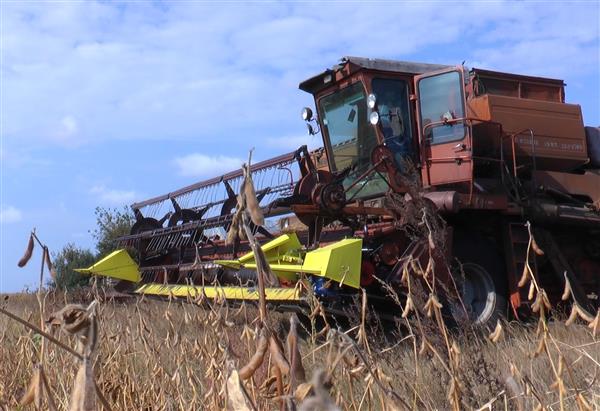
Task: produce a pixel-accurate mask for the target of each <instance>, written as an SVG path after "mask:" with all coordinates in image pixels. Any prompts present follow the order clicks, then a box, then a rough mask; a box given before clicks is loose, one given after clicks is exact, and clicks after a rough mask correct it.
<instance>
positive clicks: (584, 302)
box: [85, 57, 600, 323]
mask: <svg viewBox="0 0 600 411" xmlns="http://www.w3.org/2000/svg"><path fill="white" fill-rule="evenodd" d="M564 86H565V85H564V83H563V81H562V80H555V79H548V78H541V77H530V76H523V75H515V74H508V73H500V72H494V71H489V70H481V69H475V68H474V69H467V68H465V67H463V66H458V67H456V66H443V65H432V64H421V63H410V62H402V61H391V60H379V59H366V58H358V57H345V58H343V59H342V60H341V62H340V63H339V64H338V65H336V66H334V67H332V68H331V69H328V70H325V71H324V72H323V73H321V74H318V75H316V76H314V77H311V78H309V79H307V80H305V81H303V82H302V83H300V89H301V90H303V91H306V92H308V93H311V94H312V95H313V96H314V99H315V106H316V112H315V114H313V110H311V109H310V108H305V109H304V110H303V111H302V116H303V119H304V120H305V121H306V123H307V125H308V129H309V132H310V133H311V134H316V133H318V132H320V133H321V135H322V138H323V147H322V148H321V149H319V150H315V151H313V152H309V151H308V150H307V149H306V147H301V148H300V149H298V150H297V151H295V152H291V153H289V154H285V155H282V156H279V157H277V158H273V159H270V160H267V161H263V162H260V163H257V164H254V165H252V167H251V170H252V176H253V180H254V183H255V186H256V193H257V197H258V200H259V204H260V205H261V207H262V210H263V213H264V214H265V217H267V222H268V223H267V224H266V225H265V226H261V227H256V226H253V227H252V228H253V230H254V232H255V233H256V237H257V240H259V242H260V243H261V244H263V250H264V251H265V254H266V256H267V259H268V260H269V262H270V265H271V268H272V270H273V272H274V273H275V275H276V277H277V281H276V282H277V283H278V284H275V285H274V286H273V287H270V288H268V289H267V299H269V300H271V301H273V302H276V303H278V304H280V305H282V306H287V307H295V306H298V305H301V304H302V300H303V298H304V297H303V293H304V292H306V290H307V289H311V290H312V293H314V295H316V296H317V297H319V298H320V299H321V300H322V301H323V302H324V304H325V306H326V307H329V308H330V309H331V310H333V311H335V310H336V308H339V307H343V305H344V304H346V303H347V302H348V301H349V299H350V298H352V296H353V295H356V293H357V292H358V291H359V290H360V288H364V289H366V290H367V292H368V294H369V295H370V296H371V297H372V298H373V299H374V301H377V300H378V299H380V300H381V301H383V300H385V295H384V294H385V293H384V292H383V289H384V288H385V287H384V284H387V285H389V286H391V287H392V288H393V289H395V290H397V291H399V293H402V287H403V285H402V283H401V281H400V277H401V271H402V269H403V267H402V264H403V262H405V261H407V260H406V257H407V256H412V257H413V258H416V259H417V260H418V259H419V258H421V256H423V255H427V254H428V251H429V252H431V248H430V247H429V246H428V243H427V241H426V240H427V239H426V238H425V239H423V237H422V236H421V237H419V236H418V235H415V230H416V231H418V229H419V228H418V227H417V226H418V225H419V224H415V222H414V221H413V222H412V223H411V222H409V221H408V220H407V218H406V213H407V212H409V211H407V208H406V205H407V204H411V202H412V203H414V204H416V205H417V213H416V214H415V212H414V211H415V210H414V209H413V211H412V215H413V216H414V215H417V216H419V215H421V214H419V213H420V211H422V210H420V209H422V208H426V209H430V210H432V211H434V214H436V215H437V216H439V217H436V218H439V220H440V221H441V222H442V223H441V225H440V227H441V229H442V231H443V233H442V237H443V240H444V241H442V243H443V244H442V247H438V249H437V250H436V252H435V254H436V256H435V260H436V261H442V260H444V261H446V263H445V264H444V263H440V264H436V268H435V270H436V273H437V275H438V277H439V279H440V280H441V281H442V282H448V280H449V278H448V277H449V275H448V274H450V275H451V276H453V277H454V278H453V279H454V282H455V283H456V284H457V285H458V289H459V290H460V293H461V294H462V298H463V301H464V303H465V305H466V307H467V310H468V311H469V313H470V315H471V319H472V320H473V321H474V322H476V323H486V322H489V321H490V320H491V319H493V318H495V316H496V315H497V314H506V315H514V316H517V317H518V316H519V315H520V314H521V313H526V312H527V310H528V304H529V303H528V299H527V298H526V293H525V294H523V290H521V289H520V288H519V287H518V282H519V278H520V277H521V274H522V273H523V270H524V265H525V262H526V261H528V262H529V263H530V265H531V266H532V267H533V273H534V275H535V278H536V279H537V281H538V282H539V283H540V285H541V286H543V287H544V289H545V290H546V291H547V293H548V295H549V298H550V301H551V303H552V304H553V305H555V304H560V296H561V293H562V290H563V288H564V287H565V285H566V283H567V282H568V285H569V286H570V288H571V290H572V295H573V298H574V300H575V302H576V304H578V305H579V306H580V308H581V309H582V310H583V311H584V312H587V313H588V314H590V315H595V313H596V310H597V309H598V305H599V295H600V212H599V209H600V130H599V129H598V128H592V127H584V124H583V119H582V113H581V108H580V106H578V105H574V104H567V103H565V94H564ZM242 179H243V175H242V172H241V170H240V171H234V172H231V173H229V174H226V175H224V176H221V177H216V178H213V179H211V180H207V181H203V182H200V183H197V184H193V185H191V186H188V187H185V188H182V189H180V190H177V191H174V192H172V193H169V194H165V195H162V196H159V197H155V198H153V199H150V200H146V201H143V202H140V203H136V204H133V205H132V208H133V210H134V212H135V215H136V217H137V222H136V223H135V225H134V226H133V228H132V230H131V234H130V235H128V236H126V237H123V238H121V239H120V240H119V241H120V244H121V245H122V246H123V247H126V248H129V249H133V250H135V252H136V253H137V260H138V262H139V264H137V263H134V262H133V261H132V260H131V259H130V258H129V257H128V256H127V255H126V254H125V255H124V254H123V253H124V252H123V251H118V252H115V253H113V255H112V256H109V257H107V258H105V259H104V260H102V261H100V262H99V263H97V264H96V265H94V266H92V267H90V269H88V270H85V271H87V272H95V273H98V274H103V275H107V276H109V277H115V278H120V279H123V280H128V282H139V283H141V284H139V285H137V286H136V287H137V288H136V290H135V291H137V292H138V293H145V294H154V295H181V296H184V295H196V294H197V293H199V292H202V293H204V294H205V295H207V296H209V297H211V296H215V297H216V296H223V297H225V298H230V299H236V300H238V299H241V300H253V299H256V298H257V295H256V292H255V291H254V289H253V286H254V281H255V279H256V273H255V268H256V263H255V262H254V260H253V257H252V255H251V254H246V253H247V252H248V250H249V248H248V245H247V243H246V242H245V241H241V242H240V241H238V242H236V243H235V244H233V245H229V246H227V245H225V242H224V235H225V233H226V231H227V229H228V228H229V225H230V224H231V219H232V216H233V214H232V212H233V211H234V209H235V207H236V197H237V193H238V192H239V190H240V186H241V182H242ZM417 200H418V201H417ZM282 233H283V234H282ZM531 236H534V237H535V239H536V241H537V244H538V245H539V248H541V249H542V250H543V253H542V252H541V251H539V249H538V253H536V252H534V251H533V250H532V249H531V248H532V247H531V241H530V237H531ZM441 254H443V255H441ZM457 260H458V261H460V263H462V264H457V263H456V261H457ZM116 261H117V262H118V263H115V262H116ZM457 267H459V268H460V269H456V268H457ZM111 270H112V271H111ZM442 271H443V272H442ZM444 273H446V274H444ZM375 277H377V279H379V281H377V280H376V279H375ZM299 283H302V284H304V285H305V286H306V285H308V287H299V286H298V284H299ZM381 307H387V308H384V309H387V310H391V311H393V312H388V313H386V314H389V315H395V314H397V311H398V308H397V306H394V305H391V306H389V305H385V304H384V303H382V305H381ZM390 307H392V308H390Z"/></svg>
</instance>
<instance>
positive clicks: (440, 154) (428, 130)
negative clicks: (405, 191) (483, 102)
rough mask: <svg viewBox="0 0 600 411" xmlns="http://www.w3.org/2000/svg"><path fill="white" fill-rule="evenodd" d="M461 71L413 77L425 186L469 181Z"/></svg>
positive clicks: (468, 144)
mask: <svg viewBox="0 0 600 411" xmlns="http://www.w3.org/2000/svg"><path fill="white" fill-rule="evenodd" d="M463 85H464V76H463V68H462V67H460V66H459V67H456V68H452V69H445V70H441V71H435V72H431V73H426V74H422V75H420V76H416V77H415V90H416V93H417V124H418V126H419V145H420V155H421V164H422V168H421V174H422V178H423V184H424V185H425V186H428V185H430V186H436V185H444V184H456V183H463V182H471V180H472V174H473V162H472V156H471V133H470V127H468V126H467V122H466V115H465V113H466V110H465V96H464V86H463Z"/></svg>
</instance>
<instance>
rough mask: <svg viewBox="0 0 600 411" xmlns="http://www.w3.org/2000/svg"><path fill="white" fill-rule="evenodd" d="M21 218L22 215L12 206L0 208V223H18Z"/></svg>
mask: <svg viewBox="0 0 600 411" xmlns="http://www.w3.org/2000/svg"><path fill="white" fill-rule="evenodd" d="M22 218H23V213H22V212H21V210H19V209H18V208H16V207H13V206H2V208H0V223H1V224H10V223H18V222H19V221H21V219H22Z"/></svg>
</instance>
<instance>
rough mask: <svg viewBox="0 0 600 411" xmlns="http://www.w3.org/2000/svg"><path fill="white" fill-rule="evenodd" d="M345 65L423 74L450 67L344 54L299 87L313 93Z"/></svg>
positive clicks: (355, 67)
mask: <svg viewBox="0 0 600 411" xmlns="http://www.w3.org/2000/svg"><path fill="white" fill-rule="evenodd" d="M346 66H352V71H356V70H359V69H367V70H377V71H387V72H393V73H403V74H412V75H415V74H423V73H427V72H430V71H435V70H443V69H447V68H450V67H452V66H447V65H443V64H429V63H416V62H412V61H398V60H386V59H371V58H365V57H353V56H345V57H342V58H341V60H340V62H339V63H338V64H336V65H335V66H333V67H332V68H330V69H327V70H325V71H324V72H322V73H320V74H317V75H316V76H313V77H311V78H309V79H307V80H304V81H303V82H302V83H300V85H299V88H300V90H303V91H306V92H308V93H315V92H317V91H319V90H320V89H322V88H324V86H326V84H324V79H325V77H326V76H327V75H330V74H333V73H335V72H337V71H340V70H342V69H343V68H345V67H346Z"/></svg>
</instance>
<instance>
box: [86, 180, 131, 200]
mask: <svg viewBox="0 0 600 411" xmlns="http://www.w3.org/2000/svg"><path fill="white" fill-rule="evenodd" d="M90 194H93V195H95V196H96V197H97V198H98V200H100V201H101V202H102V203H104V204H109V205H127V204H129V203H132V202H133V200H135V199H136V198H137V197H138V194H137V193H136V192H135V191H133V190H129V191H128V190H114V189H110V188H107V187H106V186H104V185H102V184H99V185H95V186H93V187H92V188H91V189H90Z"/></svg>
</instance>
